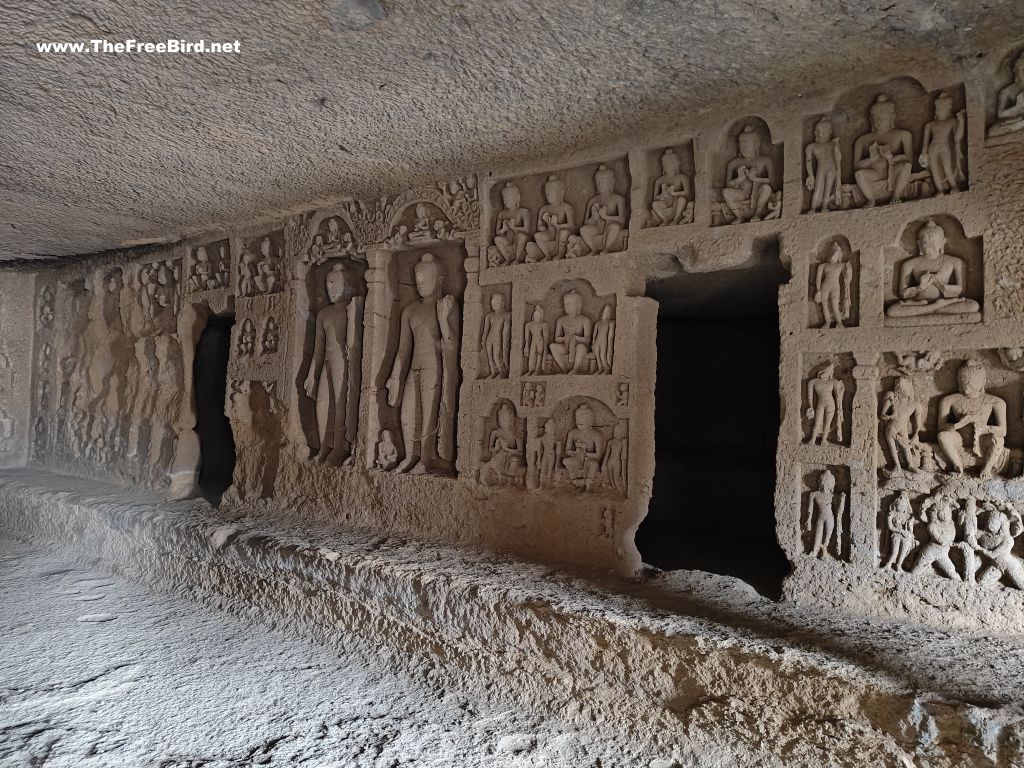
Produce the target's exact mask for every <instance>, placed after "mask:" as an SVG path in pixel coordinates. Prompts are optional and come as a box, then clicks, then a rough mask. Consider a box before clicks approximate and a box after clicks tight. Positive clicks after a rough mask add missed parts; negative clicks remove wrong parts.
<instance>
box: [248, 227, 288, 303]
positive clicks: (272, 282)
mask: <svg viewBox="0 0 1024 768" xmlns="http://www.w3.org/2000/svg"><path fill="white" fill-rule="evenodd" d="M283 260H284V230H283V229H279V230H276V231H274V232H270V233H268V234H266V235H261V236H259V237H255V238H252V239H250V240H246V242H245V244H244V245H243V247H242V255H241V256H240V257H239V260H238V287H237V290H238V295H239V296H243V297H251V296H268V295H270V294H273V293H280V292H281V291H282V290H284V279H283V273H282V267H281V264H282V262H283Z"/></svg>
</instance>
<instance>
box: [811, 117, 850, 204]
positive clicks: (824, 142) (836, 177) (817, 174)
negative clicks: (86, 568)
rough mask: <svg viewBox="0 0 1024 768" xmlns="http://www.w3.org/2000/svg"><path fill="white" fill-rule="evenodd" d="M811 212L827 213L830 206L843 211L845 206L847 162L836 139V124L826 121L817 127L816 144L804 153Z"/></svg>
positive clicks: (816, 125) (812, 144)
mask: <svg viewBox="0 0 1024 768" xmlns="http://www.w3.org/2000/svg"><path fill="white" fill-rule="evenodd" d="M804 166H805V170H806V172H807V181H805V182H804V184H805V185H806V187H807V190H808V191H809V192H812V193H813V194H812V195H811V208H810V210H811V211H822V212H826V211H828V209H829V204H831V205H833V206H834V207H835V208H837V209H838V208H840V207H841V206H842V202H843V192H842V186H843V171H842V168H843V162H842V154H841V153H840V151H839V139H838V138H836V137H834V136H833V135H832V121H831V120H829V119H828V118H822V119H821V120H819V121H818V122H817V123H816V124H815V126H814V141H812V142H811V143H810V144H808V145H807V148H806V149H805V150H804Z"/></svg>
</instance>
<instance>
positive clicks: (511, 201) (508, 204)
mask: <svg viewBox="0 0 1024 768" xmlns="http://www.w3.org/2000/svg"><path fill="white" fill-rule="evenodd" d="M520 200H521V195H520V194H519V187H518V186H517V185H516V184H514V183H512V182H511V181H510V182H509V183H508V184H506V185H505V186H504V187H502V188H501V202H502V204H503V205H504V206H505V208H506V209H508V210H510V211H511V210H515V209H516V208H518V207H519V205H520Z"/></svg>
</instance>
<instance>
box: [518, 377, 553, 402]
mask: <svg viewBox="0 0 1024 768" xmlns="http://www.w3.org/2000/svg"><path fill="white" fill-rule="evenodd" d="M546 399H547V388H546V387H545V386H544V382H543V381H524V382H523V396H522V402H523V405H524V406H527V407H529V408H541V407H543V405H544V402H545V400H546Z"/></svg>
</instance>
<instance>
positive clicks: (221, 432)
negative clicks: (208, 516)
mask: <svg viewBox="0 0 1024 768" xmlns="http://www.w3.org/2000/svg"><path fill="white" fill-rule="evenodd" d="M234 323H235V318H234V317H232V316H225V317H217V316H215V315H214V316H211V317H210V319H209V321H208V322H207V324H206V328H205V329H203V334H202V336H200V337H199V343H198V344H196V356H195V362H194V368H193V376H194V378H193V381H194V382H195V384H194V386H195V396H196V432H197V433H198V434H199V449H200V455H201V457H202V461H201V464H200V468H199V488H200V490H201V491H202V494H203V496H204V498H206V499H208V500H209V501H210V502H211V503H213V504H217V503H219V502H220V497H221V495H223V493H224V491H226V490H227V489H228V487H229V486H230V485H231V476H232V474H233V472H234V469H235V440H234V436H233V434H232V432H231V423H230V422H229V421H228V417H227V416H226V415H225V413H224V395H225V392H226V391H227V379H228V356H229V354H230V352H231V326H232V325H234Z"/></svg>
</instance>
